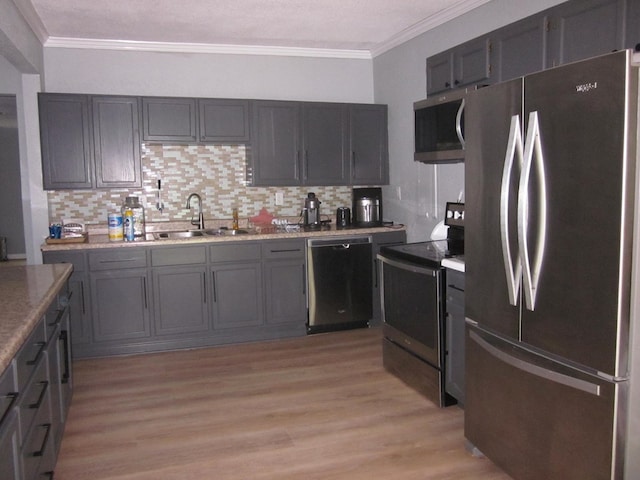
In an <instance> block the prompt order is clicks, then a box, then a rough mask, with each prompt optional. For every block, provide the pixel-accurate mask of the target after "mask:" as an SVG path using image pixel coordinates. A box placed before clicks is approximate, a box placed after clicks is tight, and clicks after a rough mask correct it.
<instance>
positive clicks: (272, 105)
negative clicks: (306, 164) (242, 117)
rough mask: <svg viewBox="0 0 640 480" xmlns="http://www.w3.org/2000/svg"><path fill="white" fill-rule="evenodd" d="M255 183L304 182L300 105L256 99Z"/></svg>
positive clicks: (253, 162)
mask: <svg viewBox="0 0 640 480" xmlns="http://www.w3.org/2000/svg"><path fill="white" fill-rule="evenodd" d="M252 108H253V126H252V132H253V135H252V141H251V147H252V149H251V164H252V172H251V174H252V176H253V178H252V184H253V185H268V186H276V185H301V183H302V174H301V171H300V141H301V134H300V106H299V104H298V103H296V102H277V101H256V102H253V106H252Z"/></svg>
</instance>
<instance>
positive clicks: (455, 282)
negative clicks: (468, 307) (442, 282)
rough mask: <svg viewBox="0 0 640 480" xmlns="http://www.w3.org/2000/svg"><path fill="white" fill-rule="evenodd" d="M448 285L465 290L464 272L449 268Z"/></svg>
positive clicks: (461, 290)
mask: <svg viewBox="0 0 640 480" xmlns="http://www.w3.org/2000/svg"><path fill="white" fill-rule="evenodd" d="M447 287H448V288H453V289H454V290H458V291H460V292H464V273H462V272H458V271H456V270H451V269H447Z"/></svg>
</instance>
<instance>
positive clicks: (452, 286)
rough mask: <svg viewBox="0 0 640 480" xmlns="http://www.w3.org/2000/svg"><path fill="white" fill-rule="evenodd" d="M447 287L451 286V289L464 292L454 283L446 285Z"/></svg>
mask: <svg viewBox="0 0 640 480" xmlns="http://www.w3.org/2000/svg"><path fill="white" fill-rule="evenodd" d="M447 287H449V288H452V289H453V290H457V291H459V292H464V289H462V288H460V287H456V286H455V285H452V284H449V285H447Z"/></svg>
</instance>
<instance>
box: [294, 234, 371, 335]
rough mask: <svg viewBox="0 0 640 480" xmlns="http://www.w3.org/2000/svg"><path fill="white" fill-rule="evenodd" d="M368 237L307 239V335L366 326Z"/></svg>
mask: <svg viewBox="0 0 640 480" xmlns="http://www.w3.org/2000/svg"><path fill="white" fill-rule="evenodd" d="M372 274H373V253H372V244H371V237H370V236H358V237H355V236H354V237H339V238H329V239H327V238H326V237H325V238H323V239H308V240H307V283H308V290H307V291H308V295H307V306H308V309H309V321H308V323H307V333H321V332H328V331H333V330H346V329H350V328H360V327H366V326H368V324H369V320H370V319H371V317H372V315H373V304H372V301H373V298H372V296H373V294H372V282H373V280H372Z"/></svg>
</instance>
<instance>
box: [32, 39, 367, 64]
mask: <svg viewBox="0 0 640 480" xmlns="http://www.w3.org/2000/svg"><path fill="white" fill-rule="evenodd" d="M44 46H45V47H51V48H87V49H97V50H129V51H146V52H165V53H167V52H168V53H221V54H235V55H277V56H286V57H329V58H356V59H363V60H370V59H371V52H369V51H368V50H341V49H330V48H301V47H275V46H274V47H268V46H263V45H221V44H207V43H170V42H137V41H129V40H100V39H92V38H65V37H49V38H48V39H47V41H46V42H44Z"/></svg>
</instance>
